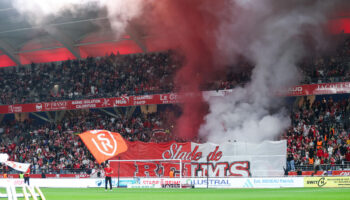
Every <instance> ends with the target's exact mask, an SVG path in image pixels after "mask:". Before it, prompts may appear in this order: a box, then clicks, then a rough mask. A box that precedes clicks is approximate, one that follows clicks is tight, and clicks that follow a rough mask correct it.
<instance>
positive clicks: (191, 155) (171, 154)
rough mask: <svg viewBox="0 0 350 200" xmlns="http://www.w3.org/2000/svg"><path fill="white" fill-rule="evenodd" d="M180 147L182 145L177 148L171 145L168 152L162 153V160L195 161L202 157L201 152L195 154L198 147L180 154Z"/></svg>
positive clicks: (174, 144) (175, 145)
mask: <svg viewBox="0 0 350 200" xmlns="http://www.w3.org/2000/svg"><path fill="white" fill-rule="evenodd" d="M182 147H183V146H182V145H179V146H178V145H177V144H176V143H173V144H172V145H171V146H170V149H169V150H166V151H164V152H163V153H162V158H163V159H181V160H193V161H197V160H199V159H200V158H201V157H202V152H197V150H198V146H196V147H195V148H194V150H193V151H191V152H181V150H182Z"/></svg>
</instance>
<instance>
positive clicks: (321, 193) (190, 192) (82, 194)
mask: <svg viewBox="0 0 350 200" xmlns="http://www.w3.org/2000/svg"><path fill="white" fill-rule="evenodd" d="M42 191H43V193H44V195H45V197H46V199H47V200H92V199H94V200H95V199H96V200H100V199H101V200H112V199H123V200H133V199H142V200H158V199H162V200H196V199H200V200H206V199H210V200H212V199H214V200H225V199H230V200H231V199H246V200H247V199H254V200H255V199H258V200H260V199H269V200H270V199H283V200H288V199H293V200H303V199H305V200H312V199H327V200H328V199H331V200H337V199H341V200H346V199H350V188H282V189H125V188H123V189H113V191H109V190H108V191H105V190H104V189H103V188H83V189H67V188H60V189H54V188H42Z"/></svg>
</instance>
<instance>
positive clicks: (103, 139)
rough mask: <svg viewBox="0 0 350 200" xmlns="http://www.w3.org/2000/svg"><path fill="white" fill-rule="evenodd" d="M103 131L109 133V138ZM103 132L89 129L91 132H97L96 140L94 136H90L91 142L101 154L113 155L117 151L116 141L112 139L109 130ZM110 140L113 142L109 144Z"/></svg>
mask: <svg viewBox="0 0 350 200" xmlns="http://www.w3.org/2000/svg"><path fill="white" fill-rule="evenodd" d="M105 132H106V133H107V134H108V135H109V137H110V138H109V137H108V136H107V135H106V134H105ZM105 132H100V131H98V130H94V131H91V133H93V134H97V139H98V141H96V140H95V138H92V142H93V143H94V144H95V146H96V148H97V149H98V150H99V151H100V152H101V153H102V154H104V155H106V156H113V155H114V154H115V152H116V151H117V141H116V140H115V139H114V137H113V135H112V134H111V132H109V131H105ZM111 140H112V143H113V144H111ZM102 148H103V149H102Z"/></svg>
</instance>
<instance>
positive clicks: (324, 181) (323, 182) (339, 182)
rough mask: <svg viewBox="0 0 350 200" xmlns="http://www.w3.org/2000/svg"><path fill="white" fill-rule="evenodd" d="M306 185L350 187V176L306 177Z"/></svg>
mask: <svg viewBox="0 0 350 200" xmlns="http://www.w3.org/2000/svg"><path fill="white" fill-rule="evenodd" d="M304 187H350V177H304Z"/></svg>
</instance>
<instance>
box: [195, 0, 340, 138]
mask: <svg viewBox="0 0 350 200" xmlns="http://www.w3.org/2000/svg"><path fill="white" fill-rule="evenodd" d="M334 2H337V1H334ZM334 2H330V1H307V2H306V1H298V0H296V1H279V0H256V1H253V0H250V1H247V0H236V1H231V3H230V4H229V7H230V9H231V10H230V12H229V13H230V14H231V15H232V16H225V17H226V20H225V21H223V22H222V24H221V28H220V30H219V31H218V45H219V47H220V49H223V51H222V52H220V53H221V54H224V56H225V57H229V56H230V55H234V54H242V55H244V57H245V58H247V59H249V60H250V61H251V62H252V63H254V65H255V68H254V69H253V72H252V77H251V82H250V83H248V84H247V85H246V86H244V87H243V88H241V87H239V88H235V89H234V92H233V93H232V94H231V95H229V96H226V97H224V98H212V99H209V100H208V102H209V105H210V113H209V114H208V115H207V116H206V117H205V121H206V122H205V124H204V125H202V126H201V128H200V135H201V136H205V137H207V138H208V140H209V141H210V142H215V143H221V142H226V141H234V140H238V141H255V142H259V141H262V140H268V139H274V137H276V136H277V135H279V134H281V133H282V132H283V131H284V130H285V129H286V128H288V127H289V126H290V119H289V114H290V113H288V112H287V110H286V109H285V108H284V107H283V106H282V102H281V99H279V98H278V97H276V96H275V95H274V93H275V92H276V91H277V90H278V89H281V88H286V87H288V86H291V85H294V84H295V83H297V81H298V77H299V74H298V70H297V67H296V64H297V62H299V61H300V59H301V58H302V56H303V54H304V53H305V52H304V50H305V48H304V46H303V42H302V37H301V36H302V35H303V34H305V33H306V30H309V29H311V30H312V31H315V32H317V31H322V25H323V24H324V23H325V22H326V21H327V20H326V15H327V14H328V12H329V11H330V10H331V9H333V7H332V6H333V3H334ZM221 15H222V14H221Z"/></svg>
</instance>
